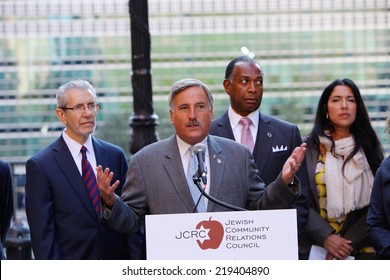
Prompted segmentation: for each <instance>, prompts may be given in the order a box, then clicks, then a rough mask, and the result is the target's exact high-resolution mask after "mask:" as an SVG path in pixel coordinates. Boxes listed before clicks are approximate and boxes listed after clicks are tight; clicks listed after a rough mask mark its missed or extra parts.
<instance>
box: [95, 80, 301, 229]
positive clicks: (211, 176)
mask: <svg viewBox="0 0 390 280" xmlns="http://www.w3.org/2000/svg"><path fill="white" fill-rule="evenodd" d="M169 115H170V120H171V122H172V124H173V125H174V127H175V130H176V135H174V136H171V137H170V138H168V139H166V140H162V141H159V142H156V143H153V144H150V145H148V146H146V147H144V148H143V149H141V150H140V151H139V152H137V153H136V154H135V155H133V156H132V157H131V160H130V164H129V169H128V172H127V175H126V182H125V184H124V187H123V190H122V195H121V197H119V196H117V195H115V189H116V187H117V186H118V185H119V183H120V182H119V181H115V182H111V180H112V178H113V173H112V172H110V170H109V169H108V168H106V169H105V170H103V168H102V167H101V166H98V168H97V174H98V175H97V177H98V185H99V189H100V192H101V198H102V202H103V208H104V218H105V219H106V220H107V223H108V224H109V226H110V227H112V229H114V230H116V231H119V232H129V231H135V230H136V229H137V228H138V227H140V226H141V225H143V224H144V221H145V215H148V214H174V213H191V212H201V211H207V212H219V211H231V210H238V209H247V210H262V209H282V208H283V209H284V208H289V207H290V204H291V203H292V202H293V201H294V200H295V199H296V198H297V197H298V195H299V192H300V186H299V180H298V179H297V178H296V177H295V173H296V172H297V171H298V170H299V167H300V165H301V162H302V161H303V159H304V156H305V151H306V146H305V145H306V144H302V145H301V146H300V147H297V148H295V150H294V151H293V152H292V154H291V156H290V157H289V158H288V159H287V161H286V162H285V164H284V166H283V170H281V172H280V174H279V176H278V178H277V179H276V180H275V181H274V182H272V183H271V184H270V185H269V186H268V187H267V188H265V185H264V183H263V181H262V180H261V179H260V177H259V175H258V171H257V168H256V165H255V162H254V159H253V157H252V155H251V153H250V151H249V150H248V149H247V148H246V146H244V145H241V144H239V143H237V142H235V141H233V140H229V139H225V138H221V137H217V136H211V135H208V133H209V129H210V125H211V121H212V118H213V97H212V94H211V92H210V90H209V88H208V87H207V86H206V85H205V84H204V83H202V82H201V81H199V80H196V79H183V80H180V81H178V82H176V83H174V84H173V86H172V89H171V92H170V94H169ZM197 144H198V145H197ZM202 144H203V145H202ZM199 145H200V146H201V147H205V149H204V151H203V150H202V149H203V148H201V149H200V152H199V150H198V154H196V155H197V158H198V160H201V161H203V160H204V162H201V163H200V164H198V172H196V174H198V175H199V177H200V178H201V182H203V184H202V183H200V184H201V185H202V188H205V189H204V193H201V191H200V189H193V188H194V186H195V184H193V182H191V180H187V179H186V177H187V173H189V174H188V175H189V177H190V178H191V177H192V175H193V173H194V172H193V171H191V168H189V166H190V165H191V164H190V162H191V161H192V159H193V157H192V155H193V154H194V153H193V152H191V150H192V148H193V147H194V146H195V147H199ZM207 167H208V168H207ZM189 169H190V171H188V170H189ZM199 169H204V170H199ZM195 171H196V170H195ZM200 173H201V174H200ZM206 173H207V174H206ZM206 182H207V183H206ZM195 187H196V186H195ZM205 196H206V198H205ZM207 197H208V198H207ZM211 198H215V199H216V201H214V200H212V199H211Z"/></svg>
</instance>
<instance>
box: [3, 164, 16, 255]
mask: <svg viewBox="0 0 390 280" xmlns="http://www.w3.org/2000/svg"><path fill="white" fill-rule="evenodd" d="M0 188H1V191H0V206H1V209H0V230H1V232H0V238H1V242H0V254H1V259H5V255H4V252H3V244H4V241H5V239H6V236H7V232H8V229H9V227H10V224H11V218H12V216H13V214H14V199H13V197H14V184H13V177H12V172H11V166H10V165H9V164H8V162H6V161H3V160H0Z"/></svg>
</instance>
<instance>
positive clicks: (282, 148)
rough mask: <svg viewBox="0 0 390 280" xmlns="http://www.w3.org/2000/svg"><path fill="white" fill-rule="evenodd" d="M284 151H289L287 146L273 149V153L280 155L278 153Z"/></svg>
mask: <svg viewBox="0 0 390 280" xmlns="http://www.w3.org/2000/svg"><path fill="white" fill-rule="evenodd" d="M283 151H287V146H283V145H280V147H279V146H278V145H276V146H275V147H272V152H273V153H278V152H283Z"/></svg>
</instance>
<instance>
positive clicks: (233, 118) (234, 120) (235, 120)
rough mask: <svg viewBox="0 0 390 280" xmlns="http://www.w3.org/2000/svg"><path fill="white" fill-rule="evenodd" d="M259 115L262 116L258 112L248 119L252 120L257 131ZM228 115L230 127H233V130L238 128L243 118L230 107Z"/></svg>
mask: <svg viewBox="0 0 390 280" xmlns="http://www.w3.org/2000/svg"><path fill="white" fill-rule="evenodd" d="M259 114H260V113H259V110H256V111H254V112H252V113H250V114H249V115H248V116H247V117H248V118H250V119H251V121H252V125H253V126H254V127H255V129H256V130H257V128H258V127H259ZM228 115H229V120H230V125H231V126H232V129H233V130H234V129H235V128H236V127H237V125H239V122H240V120H241V118H242V116H241V115H239V114H237V113H236V112H235V111H234V110H233V108H232V106H229V109H228Z"/></svg>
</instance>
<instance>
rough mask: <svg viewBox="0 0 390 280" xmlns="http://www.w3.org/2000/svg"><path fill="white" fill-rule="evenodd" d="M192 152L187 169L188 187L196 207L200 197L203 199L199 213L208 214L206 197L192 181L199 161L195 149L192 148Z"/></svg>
mask: <svg viewBox="0 0 390 280" xmlns="http://www.w3.org/2000/svg"><path fill="white" fill-rule="evenodd" d="M189 151H190V157H189V162H188V168H187V183H188V187H189V189H190V192H191V196H192V199H193V200H194V203H195V205H196V204H197V203H198V200H199V197H200V196H201V199H200V201H199V204H198V207H197V209H198V212H206V204H205V199H204V196H203V195H202V194H201V192H200V191H199V189H198V187H197V186H196V185H195V183H194V180H192V176H193V175H194V174H195V173H196V172H197V168H196V166H197V160H196V157H195V153H194V147H193V146H191V147H190V148H189Z"/></svg>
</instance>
